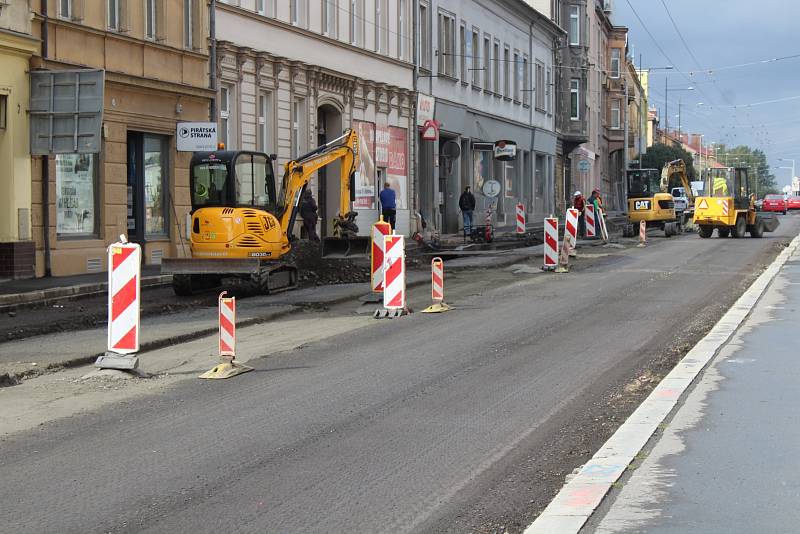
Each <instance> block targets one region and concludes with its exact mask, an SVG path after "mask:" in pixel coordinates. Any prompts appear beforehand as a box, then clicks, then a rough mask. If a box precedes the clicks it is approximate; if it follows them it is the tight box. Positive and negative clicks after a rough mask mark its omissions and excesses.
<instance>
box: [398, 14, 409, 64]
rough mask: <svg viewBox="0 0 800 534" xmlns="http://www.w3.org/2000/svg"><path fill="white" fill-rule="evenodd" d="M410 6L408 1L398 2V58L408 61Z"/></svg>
mask: <svg viewBox="0 0 800 534" xmlns="http://www.w3.org/2000/svg"><path fill="white" fill-rule="evenodd" d="M407 19H408V4H407V3H406V0H397V57H398V59H406V57H407V50H408V38H409V36H408V35H406V34H407V33H408V28H407V26H408V24H407V23H406V21H407Z"/></svg>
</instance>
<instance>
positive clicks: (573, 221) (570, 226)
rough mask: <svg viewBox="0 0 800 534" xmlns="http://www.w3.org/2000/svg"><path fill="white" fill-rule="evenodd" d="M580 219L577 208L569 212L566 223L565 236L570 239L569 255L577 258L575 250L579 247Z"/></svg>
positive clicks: (570, 209)
mask: <svg viewBox="0 0 800 534" xmlns="http://www.w3.org/2000/svg"><path fill="white" fill-rule="evenodd" d="M578 217H580V212H579V211H578V210H576V209H575V208H569V209H568V210H567V217H566V220H565V221H566V222H565V223H564V234H565V235H566V236H568V237H569V244H570V249H569V255H570V256H575V255H576V254H575V249H576V248H577V246H578Z"/></svg>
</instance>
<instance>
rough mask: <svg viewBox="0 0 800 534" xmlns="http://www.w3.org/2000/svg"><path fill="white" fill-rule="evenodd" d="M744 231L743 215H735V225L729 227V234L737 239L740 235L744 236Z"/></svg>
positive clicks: (745, 224)
mask: <svg viewBox="0 0 800 534" xmlns="http://www.w3.org/2000/svg"><path fill="white" fill-rule="evenodd" d="M746 233H747V221H745V220H744V217H737V218H736V226H734V227H733V228H732V229H731V235H733V237H735V238H737V239H739V238H741V237H744V236H745V234H746Z"/></svg>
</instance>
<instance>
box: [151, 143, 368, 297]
mask: <svg viewBox="0 0 800 534" xmlns="http://www.w3.org/2000/svg"><path fill="white" fill-rule="evenodd" d="M274 160H275V156H270V155H267V154H264V153H260V152H248V151H224V150H223V151H216V152H197V153H194V154H193V156H192V160H191V164H190V167H189V173H190V174H189V184H190V188H191V196H192V211H191V222H190V223H189V228H188V229H187V233H188V234H189V235H188V238H189V241H190V244H191V257H190V258H164V259H163V260H162V264H161V272H162V274H171V275H172V279H173V284H172V285H173V289H174V290H175V293H176V294H177V295H188V294H191V293H192V292H193V291H194V290H197V289H204V288H210V287H216V286H220V285H225V286H227V287H232V288H233V289H237V288H239V289H243V290H245V291H247V292H257V293H270V292H275V291H281V290H285V289H290V288H293V287H296V286H297V268H296V267H295V266H294V265H292V264H291V262H287V261H285V260H284V256H286V255H287V254H288V253H289V252H290V251H291V249H292V240H293V238H294V236H293V235H292V234H291V232H292V229H293V227H294V222H295V219H296V217H297V213H298V208H299V203H300V199H301V197H302V194H303V192H304V191H305V188H306V186H307V185H308V182H309V180H310V179H311V177H312V176H313V175H314V173H315V172H316V171H317V170H319V169H320V168H322V167H325V166H327V165H330V164H331V163H334V162H339V163H340V197H339V213H338V214H337V217H336V219H335V220H334V236H335V237H330V238H325V239H324V240H323V244H322V249H323V256H326V255H328V254H329V253H331V252H334V253H338V254H339V255H350V254H353V255H356V254H366V252H367V250H368V247H369V237H360V236H358V235H357V232H358V226H356V224H355V217H356V213H355V212H353V211H352V210H351V209H350V202H352V198H351V197H352V196H353V194H354V190H353V180H354V174H355V169H356V165H357V162H358V137H357V134H356V133H355V132H354V131H353V130H347V131H346V132H345V133H344V135H342V136H341V137H340V138H338V139H335V140H333V141H331V142H330V143H328V144H325V145H323V146H321V147H318V148H317V149H315V150H313V151H312V152H309V153H308V154H306V155H304V156H301V157H299V158H298V159H296V160H292V161H290V162H288V163H286V165H285V166H284V176H283V184H282V187H281V190H280V193H279V194H277V195H276V191H275V174H274V171H273V166H272V165H273V161H274Z"/></svg>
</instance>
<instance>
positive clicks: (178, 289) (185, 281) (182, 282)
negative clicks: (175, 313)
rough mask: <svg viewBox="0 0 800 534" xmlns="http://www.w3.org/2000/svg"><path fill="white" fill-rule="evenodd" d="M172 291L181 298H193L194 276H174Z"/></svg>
mask: <svg viewBox="0 0 800 534" xmlns="http://www.w3.org/2000/svg"><path fill="white" fill-rule="evenodd" d="M172 291H174V292H175V294H176V295H178V296H179V297H190V296H192V275H190V274H173V275H172Z"/></svg>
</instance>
